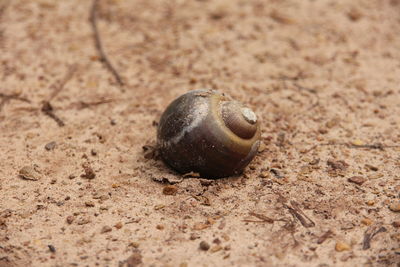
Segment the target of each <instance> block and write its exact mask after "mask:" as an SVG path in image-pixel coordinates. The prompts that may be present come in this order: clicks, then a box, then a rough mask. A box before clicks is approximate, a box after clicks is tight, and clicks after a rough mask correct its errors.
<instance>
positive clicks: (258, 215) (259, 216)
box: [244, 211, 275, 223]
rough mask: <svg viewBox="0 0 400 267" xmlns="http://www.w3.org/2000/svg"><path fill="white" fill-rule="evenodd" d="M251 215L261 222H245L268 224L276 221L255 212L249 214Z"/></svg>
mask: <svg viewBox="0 0 400 267" xmlns="http://www.w3.org/2000/svg"><path fill="white" fill-rule="evenodd" d="M249 215H250V216H254V217H256V218H258V219H260V220H261V221H255V220H248V219H246V220H244V221H245V222H266V223H274V221H275V220H274V219H271V218H269V217H267V216H265V215H263V214H259V213H255V212H253V211H250V212H249Z"/></svg>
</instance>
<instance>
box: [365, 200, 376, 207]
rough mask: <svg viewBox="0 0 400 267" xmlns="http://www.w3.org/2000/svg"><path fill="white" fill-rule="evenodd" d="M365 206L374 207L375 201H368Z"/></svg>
mask: <svg viewBox="0 0 400 267" xmlns="http://www.w3.org/2000/svg"><path fill="white" fill-rule="evenodd" d="M367 205H368V206H373V205H375V201H374V200H368V201H367Z"/></svg>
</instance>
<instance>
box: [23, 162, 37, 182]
mask: <svg viewBox="0 0 400 267" xmlns="http://www.w3.org/2000/svg"><path fill="white" fill-rule="evenodd" d="M18 174H19V176H20V177H21V178H23V179H25V180H31V181H37V180H39V179H40V172H39V171H38V169H37V166H25V167H22V169H20V170H19V173H18Z"/></svg>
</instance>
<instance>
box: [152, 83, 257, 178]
mask: <svg viewBox="0 0 400 267" xmlns="http://www.w3.org/2000/svg"><path fill="white" fill-rule="evenodd" d="M259 139H260V128H259V122H258V120H257V117H256V115H255V114H254V113H253V112H252V111H251V110H250V109H249V108H247V107H245V106H243V105H242V104H241V103H239V102H236V101H233V100H231V99H230V98H229V97H227V96H225V95H223V94H221V93H219V92H217V91H214V90H195V91H190V92H188V93H186V94H184V95H182V96H180V97H178V98H177V99H175V100H174V101H173V102H172V103H171V104H170V105H169V106H168V107H167V109H166V110H165V111H164V113H163V114H162V116H161V119H160V122H159V125H158V130H157V142H158V147H159V150H160V154H161V157H162V158H163V160H164V161H165V162H166V163H167V164H168V165H169V166H171V167H172V168H173V169H175V170H177V171H179V172H181V173H187V172H191V171H193V172H199V173H200V175H201V176H204V177H210V178H218V177H226V176H231V175H235V174H238V173H240V172H241V171H242V170H243V169H244V167H246V165H247V164H248V163H249V162H250V161H251V160H252V159H253V158H254V156H255V155H256V153H257V150H258V146H259V143H260V141H259Z"/></svg>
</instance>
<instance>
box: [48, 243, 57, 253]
mask: <svg viewBox="0 0 400 267" xmlns="http://www.w3.org/2000/svg"><path fill="white" fill-rule="evenodd" d="M48 247H49V250H50V252H52V253H56V248H55V247H54V246H53V245H48Z"/></svg>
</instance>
